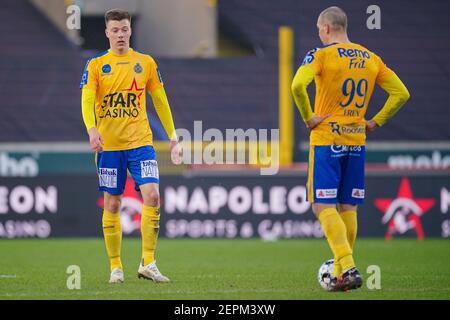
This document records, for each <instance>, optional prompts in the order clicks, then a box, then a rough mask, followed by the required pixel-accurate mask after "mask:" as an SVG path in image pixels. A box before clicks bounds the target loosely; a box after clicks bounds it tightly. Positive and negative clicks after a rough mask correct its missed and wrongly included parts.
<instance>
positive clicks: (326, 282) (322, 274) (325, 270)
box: [317, 259, 335, 291]
mask: <svg viewBox="0 0 450 320" xmlns="http://www.w3.org/2000/svg"><path fill="white" fill-rule="evenodd" d="M333 270H334V259H330V260H327V261H325V262H324V263H323V264H322V265H321V266H320V268H319V272H318V274H317V279H318V280H319V284H320V286H321V287H322V288H323V289H325V290H326V291H330V290H331V280H332V279H334V278H335V276H333Z"/></svg>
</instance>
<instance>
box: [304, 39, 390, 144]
mask: <svg viewBox="0 0 450 320" xmlns="http://www.w3.org/2000/svg"><path fill="white" fill-rule="evenodd" d="M300 70H302V71H303V74H305V73H306V74H308V73H310V74H311V77H312V76H313V77H314V81H315V84H316V95H315V103H314V113H315V114H316V115H326V114H330V116H329V117H328V118H326V119H325V120H324V121H323V122H322V123H320V124H319V125H318V126H317V127H315V128H314V129H313V130H311V137H310V144H311V145H364V144H365V139H366V134H365V119H364V116H365V114H366V111H367V107H368V105H369V101H370V98H371V96H372V93H373V90H374V86H375V84H379V85H380V84H382V83H383V82H384V81H385V80H386V79H387V78H389V77H390V76H391V75H392V74H393V71H392V70H391V69H389V68H388V67H387V66H386V65H385V64H384V63H383V61H382V60H381V58H380V57H379V56H377V55H376V54H374V53H373V52H371V51H369V50H368V49H366V48H365V47H363V46H361V45H359V44H355V43H345V44H344V43H332V44H330V45H326V46H322V47H319V48H316V49H314V50H311V51H309V52H308V53H307V55H306V57H305V58H304V60H303V63H302V66H301V67H300V69H299V71H300ZM305 71H306V72H305Z"/></svg>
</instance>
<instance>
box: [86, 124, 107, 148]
mask: <svg viewBox="0 0 450 320" xmlns="http://www.w3.org/2000/svg"><path fill="white" fill-rule="evenodd" d="M88 134H89V143H90V144H91V148H92V150H93V151H95V152H102V151H103V144H104V143H105V142H104V141H103V138H102V136H101V135H100V133H99V132H98V130H97V128H95V127H94V128H91V129H89V131H88Z"/></svg>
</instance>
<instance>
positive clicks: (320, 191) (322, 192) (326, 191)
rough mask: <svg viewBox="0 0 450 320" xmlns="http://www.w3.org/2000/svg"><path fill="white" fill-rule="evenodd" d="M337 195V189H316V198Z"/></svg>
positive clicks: (331, 197)
mask: <svg viewBox="0 0 450 320" xmlns="http://www.w3.org/2000/svg"><path fill="white" fill-rule="evenodd" d="M336 197H337V189H317V190H316V198H317V199H333V198H336Z"/></svg>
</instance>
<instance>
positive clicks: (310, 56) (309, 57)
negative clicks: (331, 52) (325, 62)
mask: <svg viewBox="0 0 450 320" xmlns="http://www.w3.org/2000/svg"><path fill="white" fill-rule="evenodd" d="M335 44H337V42H332V43H330V44H324V45H323V46H320V47H316V48H314V49H312V50H309V51H308V53H307V54H306V56H305V58H304V59H303V62H302V66H303V65H305V64H310V63H311V62H313V60H314V53H315V52H317V51H319V50H320V49H323V48H326V47H330V46H333V45H335Z"/></svg>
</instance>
